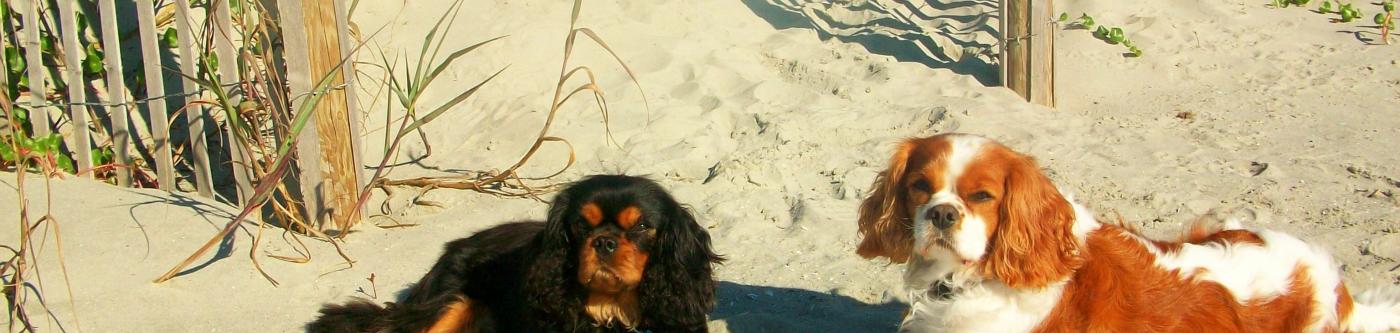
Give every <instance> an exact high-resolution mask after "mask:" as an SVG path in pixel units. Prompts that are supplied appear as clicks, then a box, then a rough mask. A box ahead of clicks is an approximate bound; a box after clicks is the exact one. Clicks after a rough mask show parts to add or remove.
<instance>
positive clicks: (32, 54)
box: [5, 1, 52, 137]
mask: <svg viewBox="0 0 1400 333" xmlns="http://www.w3.org/2000/svg"><path fill="white" fill-rule="evenodd" d="M17 4H20V5H21V6H24V7H23V9H24V12H23V13H21V14H20V15H24V39H23V41H24V52H25V56H26V58H27V59H26V62H28V63H29V124H30V125H31V126H33V127H34V136H35V137H38V136H44V135H48V134H49V132H52V130H50V129H49V101H48V99H47V98H45V95H44V92H45V91H46V90H47V89H48V87H46V86H44V77H45V75H44V74H45V72H46V71H48V68H45V67H44V53H43V52H44V50H43V48H42V47H40V46H41V45H43V42H42V41H40V40H39V14H40V13H42V11H40V10H39V5H40V3H39V1H29V2H28V3H25V2H20V3H17ZM5 19H9V18H5Z"/></svg>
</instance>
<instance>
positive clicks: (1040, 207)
mask: <svg viewBox="0 0 1400 333" xmlns="http://www.w3.org/2000/svg"><path fill="white" fill-rule="evenodd" d="M983 151H984V153H983V154H982V155H979V156H978V157H977V158H976V159H974V160H973V162H972V165H976V166H979V167H978V168H971V167H970V168H969V170H968V171H966V172H964V174H963V175H962V177H960V178H962V179H960V180H959V182H964V181H968V182H975V181H976V179H978V178H990V179H992V180H991V181H988V182H989V183H991V184H997V183H1000V185H1001V186H1002V188H1004V189H1005V190H1004V191H1003V192H1002V193H1000V195H996V194H997V193H993V194H994V197H995V198H997V199H995V200H993V202H998V200H999V203H998V204H997V205H996V207H998V208H997V210H996V212H995V214H996V215H992V212H978V214H979V215H982V216H983V219H984V220H986V221H996V222H995V223H994V224H995V225H994V226H992V228H993V230H995V231H994V232H993V233H992V234H991V238H990V239H989V240H988V244H992V245H991V246H989V249H988V252H987V254H986V255H985V257H984V258H985V259H984V260H983V261H982V262H981V270H982V273H983V274H984V275H986V276H990V277H995V278H996V279H997V280H1000V281H1002V282H1004V283H1006V285H1008V286H1010V287H1012V288H1041V287H1044V286H1046V285H1048V284H1050V283H1051V282H1054V281H1057V280H1061V279H1063V278H1064V277H1066V276H1069V274H1070V273H1072V272H1074V270H1075V269H1076V268H1078V267H1079V265H1081V264H1082V260H1081V258H1080V256H1079V254H1078V248H1079V242H1078V240H1077V239H1075V237H1074V232H1073V226H1074V209H1073V208H1072V207H1071V206H1070V204H1069V201H1067V200H1065V198H1064V197H1063V196H1061V195H1060V192H1059V190H1056V189H1055V185H1054V184H1053V183H1051V182H1050V179H1049V178H1046V177H1045V175H1044V174H1042V173H1041V172H1040V167H1038V166H1036V163H1035V161H1034V160H1032V159H1031V158H1030V157H1027V156H1025V155H1021V154H1019V153H1016V152H1014V151H1011V150H1010V149H1009V148H1006V147H1004V146H1001V145H999V144H992V146H989V147H984V148H983ZM993 187H994V185H993ZM961 191H962V190H961V189H960V192H961ZM968 191H972V190H971V189H969V190H968ZM974 211H976V210H975V209H974ZM989 215H991V216H989ZM992 216H995V218H993V217H992ZM989 224H992V223H989Z"/></svg>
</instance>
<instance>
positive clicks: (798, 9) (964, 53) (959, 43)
mask: <svg viewBox="0 0 1400 333" xmlns="http://www.w3.org/2000/svg"><path fill="white" fill-rule="evenodd" d="M742 1H743V3H744V5H746V6H748V7H749V9H750V10H752V11H753V12H754V14H755V15H757V16H758V17H760V18H762V19H764V20H765V21H767V22H768V23H769V24H770V25H772V26H773V27H774V28H777V29H791V28H807V29H813V30H816V31H817V32H818V33H819V34H820V35H821V36H822V37H823V38H831V37H834V38H836V39H837V40H840V41H842V42H847V43H856V44H859V45H861V46H863V47H864V48H865V49H866V50H867V51H869V52H870V53H874V54H881V55H888V56H892V57H894V58H895V59H896V60H899V61H904V62H916V63H920V64H923V65H925V66H928V67H930V68H939V69H948V70H951V71H953V72H954V73H957V74H962V75H970V76H972V77H974V78H976V79H977V81H978V82H980V83H982V84H983V85H986V86H993V85H999V84H1000V82H999V81H1000V80H999V79H998V72H997V65H996V64H995V63H996V60H995V59H996V58H995V56H996V48H997V41H998V40H1000V39H1001V33H1000V32H999V31H997V26H999V24H1000V23H999V19H998V17H1000V14H999V11H1000V8H999V5H998V3H997V2H996V1H986V0H870V1H864V2H852V3H844V4H829V3H825V2H817V1H803V0H742Z"/></svg>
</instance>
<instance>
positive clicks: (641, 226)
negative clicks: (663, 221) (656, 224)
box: [632, 223, 651, 233]
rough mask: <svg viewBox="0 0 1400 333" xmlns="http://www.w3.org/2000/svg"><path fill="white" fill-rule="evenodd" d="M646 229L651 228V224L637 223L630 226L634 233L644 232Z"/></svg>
mask: <svg viewBox="0 0 1400 333" xmlns="http://www.w3.org/2000/svg"><path fill="white" fill-rule="evenodd" d="M647 230H651V225H650V224H646V223H638V224H637V225H636V226H633V227H632V232H636V233H642V232H646V231H647Z"/></svg>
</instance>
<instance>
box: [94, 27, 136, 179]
mask: <svg viewBox="0 0 1400 333" xmlns="http://www.w3.org/2000/svg"><path fill="white" fill-rule="evenodd" d="M98 11H99V12H100V13H101V14H102V45H103V47H102V50H103V51H104V55H105V56H106V60H107V61H106V68H107V100H108V103H107V111H108V113H109V114H110V117H111V119H112V153H113V154H112V155H113V156H114V157H115V158H116V161H114V162H115V163H117V164H118V165H119V167H117V168H116V174H117V185H121V186H124V187H130V186H131V168H133V167H135V166H134V165H132V162H131V155H130V154H129V152H127V145H128V144H129V141H130V140H131V131H129V130H128V129H127V119H126V117H127V113H126V112H127V110H126V107H127V105H126V104H127V101H126V81H124V80H123V78H122V48H121V35H119V34H117V8H116V4H114V3H113V0H98Z"/></svg>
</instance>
